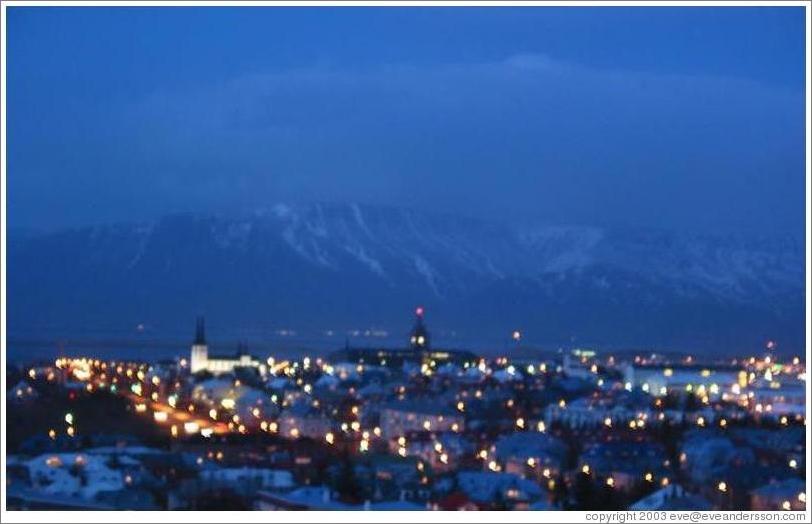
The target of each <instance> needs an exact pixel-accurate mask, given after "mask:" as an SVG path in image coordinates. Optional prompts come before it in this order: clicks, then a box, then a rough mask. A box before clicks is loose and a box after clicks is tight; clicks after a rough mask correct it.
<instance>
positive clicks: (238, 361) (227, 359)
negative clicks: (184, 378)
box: [189, 317, 260, 375]
mask: <svg viewBox="0 0 812 524" xmlns="http://www.w3.org/2000/svg"><path fill="white" fill-rule="evenodd" d="M189 363H190V369H191V371H192V373H197V372H198V371H208V372H209V373H212V374H214V375H222V374H225V373H232V372H233V371H234V368H240V367H243V368H247V367H254V368H258V367H260V362H259V360H257V359H256V358H254V357H252V356H251V355H249V354H248V353H247V352H245V351H243V350H242V349H240V350H239V351H237V354H236V355H231V356H218V355H212V356H209V346H208V344H207V343H206V329H205V321H204V320H203V317H198V318H197V325H196V328H195V340H194V342H193V343H192V354H191V359H190V360H189Z"/></svg>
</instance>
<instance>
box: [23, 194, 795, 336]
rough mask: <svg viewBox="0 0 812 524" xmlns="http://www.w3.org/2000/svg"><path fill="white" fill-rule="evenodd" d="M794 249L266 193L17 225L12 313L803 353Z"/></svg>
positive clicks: (120, 322) (771, 242)
mask: <svg viewBox="0 0 812 524" xmlns="http://www.w3.org/2000/svg"><path fill="white" fill-rule="evenodd" d="M804 257H805V255H804V248H803V244H802V243H800V242H798V241H797V239H795V238H793V237H792V236H791V235H787V236H782V237H769V236H764V235H762V236H758V237H754V236H747V235H721V234H687V233H675V232H668V231H660V230H654V229H632V228H622V229H621V228H599V227H590V226H519V227H517V226H511V225H507V224H500V223H495V222H488V221H483V220H477V219H472V218H466V217H459V216H455V215H450V214H433V213H432V214H427V213H421V212H418V211H415V210H410V209H406V208H392V207H386V206H366V205H359V204H297V205H291V204H277V205H275V206H272V207H269V208H268V209H266V210H263V211H259V212H255V213H251V214H248V215H246V216H242V217H229V216H224V215H220V216H212V215H205V214H200V213H196V214H178V215H170V216H167V217H164V218H162V219H159V220H157V221H154V222H151V223H144V224H114V225H105V226H95V227H86V228H74V229H70V230H65V231H60V232H53V233H47V234H36V235H27V236H25V237H24V238H12V237H10V238H9V266H8V276H9V279H8V283H9V293H8V297H9V325H10V328H11V329H10V330H11V331H12V332H13V331H14V330H15V327H16V328H20V329H32V330H36V329H37V328H38V327H41V326H48V327H49V328H56V329H58V328H59V326H60V325H62V326H65V327H69V326H81V325H93V326H100V325H114V326H122V329H124V326H134V325H136V324H146V325H149V326H154V327H155V329H156V330H159V331H160V330H163V331H167V330H172V329H176V328H177V327H178V326H181V327H185V326H186V324H188V322H189V321H190V320H189V319H190V318H192V317H193V316H194V315H195V314H198V313H205V314H207V315H209V316H213V317H214V318H216V319H217V320H218V323H220V324H222V325H228V326H233V329H234V330H235V331H237V332H239V331H240V330H243V331H250V330H253V329H256V328H258V327H259V328H263V329H276V328H280V327H289V326H295V327H297V328H299V329H303V330H312V331H324V330H328V329H330V330H335V331H336V332H343V331H345V330H348V329H353V326H358V325H377V326H384V327H385V328H386V329H388V330H389V332H390V333H393V334H394V335H393V339H392V341H391V342H393V343H395V342H398V340H399V339H398V338H397V337H396V336H395V335H396V334H399V331H400V330H403V331H405V329H406V328H407V326H408V322H409V320H408V317H407V315H408V311H409V310H411V308H412V307H413V306H414V305H415V304H418V303H420V304H424V305H426V306H427V307H428V308H429V309H428V310H429V311H431V312H432V316H431V317H430V321H431V324H433V325H435V326H437V328H438V329H443V330H444V331H448V332H455V333H463V334H465V338H466V339H467V340H476V339H477V338H481V339H482V340H486V339H494V338H496V337H499V336H501V333H507V332H509V331H510V330H512V329H514V328H521V329H522V330H523V331H526V332H527V334H528V336H529V337H530V338H531V339H532V338H533V337H534V336H537V337H538V339H539V340H541V339H543V340H545V341H546V340H550V341H558V342H560V343H562V344H563V343H577V341H586V342H589V343H595V344H601V343H606V344H637V345H644V346H652V347H675V346H682V345H693V346H697V347H708V348H711V347H717V348H719V347H722V346H725V349H726V350H732V348H733V347H739V346H741V345H747V344H749V345H751V346H758V345H759V344H760V343H761V342H762V341H763V340H765V339H766V338H778V339H782V338H784V339H785V340H786V343H787V344H788V345H789V346H790V347H794V346H798V347H799V348H802V346H803V329H804V323H803V322H804V321H803V313H804V268H805V266H804V263H805V260H804ZM441 339H442V338H441ZM452 342H453V341H452Z"/></svg>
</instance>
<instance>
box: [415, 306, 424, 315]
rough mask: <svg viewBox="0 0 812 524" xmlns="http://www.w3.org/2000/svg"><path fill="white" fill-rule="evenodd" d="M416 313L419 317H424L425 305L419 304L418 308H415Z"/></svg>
mask: <svg viewBox="0 0 812 524" xmlns="http://www.w3.org/2000/svg"><path fill="white" fill-rule="evenodd" d="M414 314H415V315H417V316H418V317H422V316H423V306H417V308H416V309H415V310H414Z"/></svg>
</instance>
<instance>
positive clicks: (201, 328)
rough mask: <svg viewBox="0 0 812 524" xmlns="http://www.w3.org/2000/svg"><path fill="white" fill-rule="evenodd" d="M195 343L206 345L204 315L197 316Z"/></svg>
mask: <svg viewBox="0 0 812 524" xmlns="http://www.w3.org/2000/svg"><path fill="white" fill-rule="evenodd" d="M195 345H196V346H205V345H206V325H205V319H204V318H203V317H197V326H196V327H195Z"/></svg>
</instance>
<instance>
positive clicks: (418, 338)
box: [409, 306, 429, 350]
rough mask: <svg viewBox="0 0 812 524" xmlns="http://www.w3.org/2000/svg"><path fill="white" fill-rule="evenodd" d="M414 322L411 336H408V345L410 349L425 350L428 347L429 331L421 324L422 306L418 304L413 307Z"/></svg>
mask: <svg viewBox="0 0 812 524" xmlns="http://www.w3.org/2000/svg"><path fill="white" fill-rule="evenodd" d="M414 313H415V323H414V328H412V333H411V336H410V337H409V346H410V347H411V348H412V349H417V350H427V349H429V332H428V330H427V329H426V326H425V324H423V313H424V310H423V307H422V306H418V307H417V309H415V312H414Z"/></svg>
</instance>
